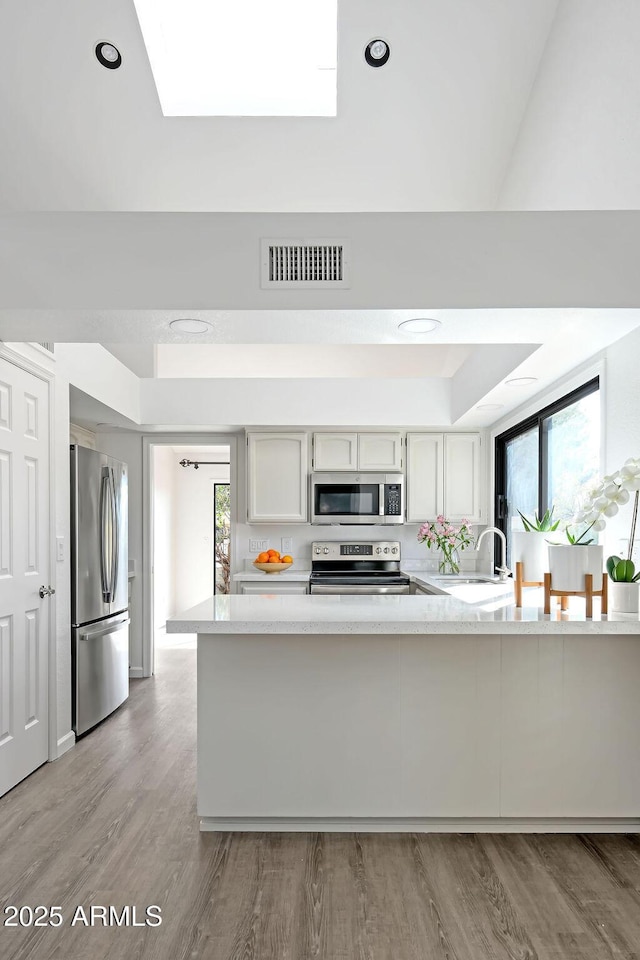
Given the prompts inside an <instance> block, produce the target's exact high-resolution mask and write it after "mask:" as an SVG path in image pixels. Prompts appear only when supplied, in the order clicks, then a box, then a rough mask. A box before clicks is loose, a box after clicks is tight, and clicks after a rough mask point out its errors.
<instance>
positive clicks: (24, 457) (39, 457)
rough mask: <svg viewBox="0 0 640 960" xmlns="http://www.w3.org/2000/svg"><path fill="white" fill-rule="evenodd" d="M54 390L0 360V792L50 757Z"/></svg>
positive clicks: (13, 784) (41, 381)
mask: <svg viewBox="0 0 640 960" xmlns="http://www.w3.org/2000/svg"><path fill="white" fill-rule="evenodd" d="M49 574H50V570H49V391H48V386H47V384H46V383H45V382H44V381H43V380H40V379H38V378H37V377H34V376H32V375H31V374H29V373H26V372H25V371H23V370H21V369H20V368H19V367H16V366H14V365H13V364H12V363H9V362H8V361H6V360H0V795H2V794H3V793H6V791H7V790H10V789H11V787H13V786H15V784H16V783H19V781H20V780H22V779H23V778H24V777H26V776H27V775H28V774H29V773H31V772H32V771H33V770H35V769H36V767H39V766H40V765H41V764H42V763H45V761H46V760H47V759H48V669H49V664H48V651H49V605H50V603H51V601H50V599H49V597H48V596H47V597H45V599H40V596H39V589H40V587H41V586H45V587H48V586H49V583H50V579H49Z"/></svg>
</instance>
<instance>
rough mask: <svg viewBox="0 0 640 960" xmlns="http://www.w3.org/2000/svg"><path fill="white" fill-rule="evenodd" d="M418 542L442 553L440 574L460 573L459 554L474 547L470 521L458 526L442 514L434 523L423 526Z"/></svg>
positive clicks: (439, 567)
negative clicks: (467, 548)
mask: <svg viewBox="0 0 640 960" xmlns="http://www.w3.org/2000/svg"><path fill="white" fill-rule="evenodd" d="M418 540H419V541H420V543H426V545H427V548H428V549H429V550H431V549H432V548H433V549H434V550H439V551H440V554H441V557H440V562H439V564H438V570H439V571H440V573H460V558H459V553H460V552H461V551H462V550H464V549H465V548H466V547H470V546H472V545H473V537H472V536H471V525H470V523H469V521H468V520H461V521H460V523H459V524H456V523H453V522H452V521H451V520H447V519H446V517H444V516H443V515H442V514H440V516H438V517H436V519H435V520H434V521H432V522H429V521H428V520H427V521H426V522H425V523H423V524H422V526H421V527H420V529H419V530H418Z"/></svg>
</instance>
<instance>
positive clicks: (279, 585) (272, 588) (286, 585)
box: [239, 573, 309, 595]
mask: <svg viewBox="0 0 640 960" xmlns="http://www.w3.org/2000/svg"><path fill="white" fill-rule="evenodd" d="M239 592H240V593H243V594H263V593H278V594H289V595H291V594H303V593H308V592H309V583H308V581H307V580H278V574H277V573H272V574H265V579H264V580H260V581H259V582H256V581H255V580H248V581H244V580H241V581H240V590H239Z"/></svg>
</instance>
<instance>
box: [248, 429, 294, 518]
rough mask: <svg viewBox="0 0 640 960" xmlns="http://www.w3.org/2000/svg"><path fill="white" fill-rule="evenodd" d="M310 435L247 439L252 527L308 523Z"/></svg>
mask: <svg viewBox="0 0 640 960" xmlns="http://www.w3.org/2000/svg"><path fill="white" fill-rule="evenodd" d="M308 448H309V435H308V434H306V433H250V434H248V435H247V520H248V522H249V523H306V522H307V520H308V508H307V473H308V468H309V462H308Z"/></svg>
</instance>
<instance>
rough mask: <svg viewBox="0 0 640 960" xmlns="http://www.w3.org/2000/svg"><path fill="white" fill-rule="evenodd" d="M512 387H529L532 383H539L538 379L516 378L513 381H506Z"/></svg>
mask: <svg viewBox="0 0 640 960" xmlns="http://www.w3.org/2000/svg"><path fill="white" fill-rule="evenodd" d="M505 382H506V383H507V384H508V385H509V386H510V387H528V386H529V384H530V383H537V382H538V378H537V377H514V379H513V380H507V381H505Z"/></svg>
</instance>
